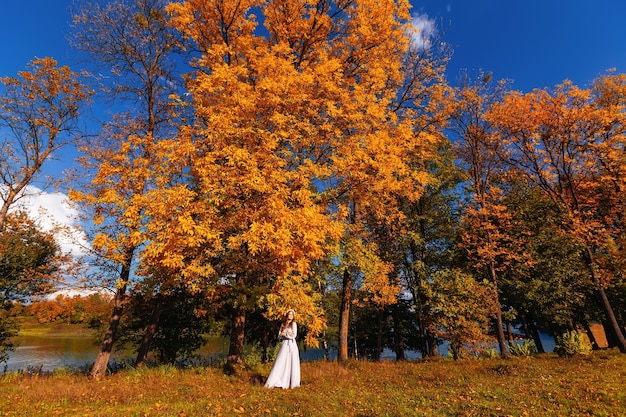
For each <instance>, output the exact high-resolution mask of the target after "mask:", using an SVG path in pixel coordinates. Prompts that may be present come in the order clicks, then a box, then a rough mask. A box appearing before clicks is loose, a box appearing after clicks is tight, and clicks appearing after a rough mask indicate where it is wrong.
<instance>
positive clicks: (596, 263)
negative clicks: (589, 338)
mask: <svg viewBox="0 0 626 417" xmlns="http://www.w3.org/2000/svg"><path fill="white" fill-rule="evenodd" d="M623 85H624V83H623V81H622V82H618V79H616V78H601V79H600V80H598V81H597V82H596V86H597V89H596V90H595V91H594V92H595V93H596V94H595V95H594V94H592V92H591V91H590V90H584V89H580V88H578V87H576V86H574V85H573V84H572V83H571V82H564V83H563V84H561V85H559V86H557V87H556V88H555V89H554V91H548V90H535V91H533V92H530V93H527V94H521V93H516V92H513V93H511V94H509V95H507V96H506V97H505V99H504V100H503V102H502V103H501V104H500V105H497V106H494V107H493V109H492V110H491V112H490V114H489V116H488V117H489V120H490V121H491V122H492V123H493V124H494V125H495V126H496V127H497V131H498V133H499V140H500V141H501V142H502V143H503V144H505V145H506V147H507V152H506V154H505V155H504V157H503V159H505V160H506V161H508V163H510V164H511V165H512V166H514V167H515V168H516V169H517V171H518V173H519V175H524V176H525V177H526V178H527V179H528V180H529V181H531V182H532V183H533V184H535V185H536V186H538V187H540V188H541V189H542V191H543V192H544V193H545V194H546V196H547V197H548V198H549V199H550V200H551V201H552V202H553V204H554V206H555V208H556V209H558V210H559V212H560V213H561V214H562V216H563V219H564V220H563V221H562V223H561V228H562V231H563V233H566V234H569V235H571V236H573V237H574V238H575V239H576V240H577V241H578V242H579V243H580V244H581V245H582V246H583V250H582V257H583V259H584V260H585V263H586V265H587V270H588V273H589V276H590V277H591V282H592V286H593V288H594V290H595V292H596V294H597V296H598V300H599V302H600V305H601V306H602V309H603V311H604V314H605V317H606V320H607V322H608V326H607V327H606V328H607V331H608V332H609V333H612V334H613V336H614V337H615V339H616V341H617V345H618V346H619V348H620V351H622V352H626V339H624V334H623V331H622V326H620V324H619V323H618V320H617V318H616V316H615V313H614V311H613V308H612V305H611V302H610V300H609V298H608V296H607V292H606V289H607V288H608V287H609V286H610V285H611V281H612V274H611V271H610V269H607V268H606V267H605V266H604V265H603V263H602V262H600V259H602V257H603V253H606V252H610V251H611V248H612V247H613V242H615V241H616V237H617V236H620V235H621V234H623V228H622V227H621V221H620V217H621V216H620V214H621V211H622V209H623V208H622V205H621V204H620V202H619V199H620V198H621V197H615V194H616V193H615V191H616V188H615V187H621V181H622V179H621V178H622V176H621V175H620V171H621V170H622V168H621V166H622V165H623V161H624V154H623V149H624V148H623V139H624V136H623V125H624V123H623V121H624V112H623V99H620V98H619V97H620V93H618V94H617V95H613V96H612V97H613V99H611V98H610V97H611V95H610V94H609V92H610V91H611V90H612V89H614V88H619V89H620V90H621V91H623V88H624V87H623ZM603 88H604V90H603ZM616 97H617V100H616ZM618 178H619V179H618ZM618 189H619V188H618ZM605 190H606V191H605ZM608 190H611V191H608ZM607 191H608V192H607Z"/></svg>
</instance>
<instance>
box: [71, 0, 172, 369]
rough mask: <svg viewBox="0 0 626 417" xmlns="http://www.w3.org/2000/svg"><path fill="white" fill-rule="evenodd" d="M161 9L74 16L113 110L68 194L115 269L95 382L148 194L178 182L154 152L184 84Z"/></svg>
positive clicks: (86, 148)
mask: <svg viewBox="0 0 626 417" xmlns="http://www.w3.org/2000/svg"><path fill="white" fill-rule="evenodd" d="M164 4H165V2H164V1H162V0H137V1H130V2H127V1H115V2H107V3H106V4H105V5H102V4H101V3H100V2H97V1H88V2H82V3H81V5H80V8H79V9H78V10H77V11H76V12H75V13H74V34H73V43H74V45H75V46H76V47H77V48H78V49H79V50H81V51H83V52H85V53H86V54H87V55H88V56H89V58H90V59H89V61H88V62H89V65H90V69H91V70H92V71H93V73H94V74H102V75H103V77H102V78H101V79H100V81H101V84H100V87H101V92H102V94H103V97H107V98H109V99H111V100H110V101H109V103H110V105H112V107H111V108H112V109H113V110H112V113H113V115H112V117H111V120H110V121H109V122H108V123H106V124H105V125H104V126H103V128H102V130H101V133H100V135H98V139H97V140H88V141H86V142H85V143H84V144H83V146H82V147H81V151H82V152H83V157H82V158H81V162H82V166H83V168H84V169H85V171H86V172H87V175H86V177H87V178H89V181H84V182H83V183H82V184H80V186H79V187H77V188H76V189H75V190H73V192H72V193H71V194H70V195H71V197H72V199H73V200H74V201H75V202H77V203H78V204H80V205H81V206H82V207H83V209H84V210H85V212H87V213H90V214H91V216H92V221H93V223H94V225H95V229H94V234H95V236H94V238H93V248H94V250H95V251H96V254H97V256H98V257H99V258H100V259H103V260H104V261H105V263H108V265H109V266H112V267H113V268H112V269H113V271H115V275H111V276H109V277H108V278H109V279H110V283H109V286H110V287H112V288H113V291H114V293H115V298H114V306H113V312H112V315H111V319H110V322H109V327H108V330H107V332H106V334H105V338H104V340H103V343H102V346H101V349H100V353H99V354H98V358H97V360H96V361H95V363H94V366H93V368H92V372H91V375H92V376H93V377H101V376H103V375H104V374H105V372H106V367H107V364H108V360H109V357H110V354H111V349H112V346H113V343H114V341H115V337H116V331H117V327H118V325H119V321H120V318H121V315H122V309H123V306H124V302H125V297H126V290H127V288H128V286H129V285H130V284H131V277H132V276H133V275H134V274H133V272H136V271H134V267H135V262H136V261H138V259H137V256H138V252H140V251H141V249H142V248H143V246H144V245H145V243H146V242H147V241H149V240H150V237H148V236H147V235H146V233H147V231H148V229H147V218H148V216H146V215H145V207H146V206H147V205H148V204H149V200H148V197H147V192H148V191H149V190H150V189H155V188H158V187H159V186H160V185H161V184H162V183H163V181H166V182H167V181H169V180H171V179H172V178H173V176H172V175H166V174H164V173H163V172H160V171H159V170H160V169H161V168H162V161H161V160H160V159H159V155H160V153H159V152H158V147H157V144H158V142H159V140H160V139H161V138H163V137H165V136H170V135H171V134H172V132H173V131H174V130H175V123H174V121H173V120H174V119H173V118H172V117H171V116H172V114H171V113H170V108H169V101H168V100H169V98H168V97H169V95H170V94H171V93H174V92H176V89H177V86H178V85H179V84H180V81H181V80H179V79H178V78H177V77H176V67H175V65H174V59H173V53H174V51H175V50H176V48H177V47H178V46H179V44H178V40H177V37H176V35H175V33H174V32H173V31H171V30H170V29H169V28H168V25H167V18H166V13H165V11H164ZM163 178H166V179H165V180H164V179H163Z"/></svg>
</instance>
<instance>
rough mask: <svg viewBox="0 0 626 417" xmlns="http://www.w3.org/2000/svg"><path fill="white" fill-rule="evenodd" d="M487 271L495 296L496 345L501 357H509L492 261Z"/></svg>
mask: <svg viewBox="0 0 626 417" xmlns="http://www.w3.org/2000/svg"><path fill="white" fill-rule="evenodd" d="M489 273H490V275H491V282H492V284H493V291H494V295H495V297H496V304H497V308H496V337H497V339H498V347H499V348H500V356H501V357H502V358H505V359H506V358H509V357H510V356H511V355H510V354H509V348H508V347H507V346H506V338H505V336H504V326H503V324H502V307H500V292H499V291H498V279H497V275H496V269H495V267H494V265H493V263H489Z"/></svg>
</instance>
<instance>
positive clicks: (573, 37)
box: [0, 0, 626, 91]
mask: <svg viewBox="0 0 626 417" xmlns="http://www.w3.org/2000/svg"><path fill="white" fill-rule="evenodd" d="M73 1H75V0H29V1H17V0H7V1H5V2H3V3H5V4H3V6H2V13H1V14H0V16H1V17H0V39H3V42H1V43H0V76H6V75H15V73H16V72H17V71H19V70H21V69H23V68H24V67H25V65H26V63H27V62H28V61H29V60H31V59H32V58H34V57H43V56H52V57H54V58H56V59H57V60H58V61H59V62H61V63H63V64H70V63H71V62H72V60H71V56H72V51H71V49H70V48H69V47H68V45H67V40H66V36H67V32H68V30H69V23H70V20H71V17H70V13H69V11H68V8H69V6H70V5H71V4H72V2H73ZM411 1H412V4H413V12H414V13H419V14H420V15H425V16H427V17H428V18H429V19H431V20H433V21H434V22H435V23H436V25H437V28H438V30H439V31H440V33H441V35H442V38H443V40H444V41H445V42H447V43H449V44H450V45H451V46H452V47H453V48H454V51H455V52H454V55H453V57H452V61H451V63H450V67H449V71H448V77H449V80H450V82H452V83H454V81H455V80H456V77H457V75H458V72H459V70H461V69H467V70H470V71H474V70H476V69H483V70H485V71H491V72H493V73H494V77H495V78H508V79H511V80H512V81H513V83H514V84H513V86H514V88H516V89H519V90H522V91H529V90H531V89H532V88H535V87H538V88H543V87H553V86H554V85H556V84H558V83H560V82H562V81H563V80H564V79H570V80H572V81H573V82H574V83H575V84H576V85H578V86H580V87H584V86H587V85H588V84H589V83H590V82H591V81H592V80H593V79H594V78H596V77H597V76H599V75H601V74H602V73H604V72H605V71H606V70H607V69H609V68H616V69H617V71H618V72H626V2H625V1H623V0H595V1H591V0H584V1H583V0H569V1H568V0H523V1H520V0H516V1H513V0H473V1H472V0H447V1H445V0H444V1H442V0H411Z"/></svg>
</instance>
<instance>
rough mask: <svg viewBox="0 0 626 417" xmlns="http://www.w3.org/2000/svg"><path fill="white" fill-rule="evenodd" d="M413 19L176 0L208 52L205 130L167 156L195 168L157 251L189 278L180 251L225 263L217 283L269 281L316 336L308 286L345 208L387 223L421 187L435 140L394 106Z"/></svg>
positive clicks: (360, 10) (298, 2)
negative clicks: (402, 199) (399, 203)
mask: <svg viewBox="0 0 626 417" xmlns="http://www.w3.org/2000/svg"><path fill="white" fill-rule="evenodd" d="M408 9H409V4H408V2H407V1H392V0H386V1H382V2H381V1H378V0H377V1H373V0H360V1H356V2H331V1H321V2H310V1H307V0H290V1H256V0H247V1H243V2H242V1H228V0H223V1H217V2H206V1H200V0H189V1H186V2H181V3H173V4H171V5H170V6H169V9H168V10H169V12H170V13H171V15H172V23H173V24H174V25H175V26H176V27H177V28H178V29H179V30H180V31H181V32H183V34H184V35H185V36H187V37H188V38H190V39H191V40H192V41H193V42H194V44H195V46H196V47H197V48H198V49H199V50H200V51H201V52H202V53H201V55H200V56H199V57H198V58H197V59H196V60H195V62H194V66H195V67H196V68H197V70H196V71H195V72H194V73H193V76H192V77H189V82H188V85H187V87H188V89H189V92H190V94H191V103H190V105H191V106H193V108H194V110H195V114H196V121H197V122H196V123H195V125H194V126H193V128H190V129H187V130H183V131H181V134H180V135H179V137H177V138H176V139H175V140H174V142H172V143H171V144H167V143H164V144H163V146H164V147H168V148H169V149H170V151H171V153H169V154H168V160H169V161H170V162H171V163H173V164H175V163H178V161H185V163H189V169H190V173H191V176H192V178H193V181H194V190H193V192H190V190H189V189H184V190H182V192H181V193H180V194H178V195H179V196H180V195H182V196H184V198H185V199H184V200H179V207H184V214H182V215H181V216H179V218H178V219H177V220H176V219H175V220H174V222H175V223H176V222H178V223H179V224H180V223H182V222H184V223H185V226H184V227H183V226H182V225H181V226H179V227H178V228H176V229H174V228H173V225H167V226H163V227H164V228H167V229H168V233H167V238H164V239H163V240H162V241H161V242H159V243H158V245H160V246H159V247H157V246H154V249H150V250H153V252H152V253H151V255H152V256H154V257H155V259H157V258H158V259H159V260H160V262H161V263H163V264H167V265H176V266H177V267H180V268H183V270H185V271H188V272H192V271H197V270H198V268H200V265H193V263H194V260H193V259H191V260H190V263H185V262H186V261H187V258H186V257H185V255H184V253H189V252H187V249H188V248H190V247H191V248H194V247H196V248H198V250H200V248H202V249H201V250H202V251H203V253H204V255H205V259H206V258H208V257H210V256H219V257H220V261H219V270H217V271H215V272H216V275H217V276H220V275H221V276H228V275H230V274H235V275H237V276H241V275H245V276H247V282H248V284H247V285H250V286H254V285H258V284H255V283H258V281H256V279H257V278H254V277H263V279H264V280H271V281H272V282H273V283H274V284H273V286H272V291H271V293H270V294H269V295H268V296H267V297H265V298H264V301H265V302H266V303H267V305H268V306H269V312H268V313H269V315H271V316H275V315H278V314H279V313H280V312H281V308H280V307H279V306H280V305H283V308H285V307H286V306H289V307H293V306H295V305H296V304H303V305H302V308H304V311H303V313H304V317H305V318H306V319H305V320H304V321H305V322H306V324H307V326H310V328H309V332H310V333H311V334H312V335H315V334H316V333H317V332H318V331H319V330H321V328H322V323H323V321H322V319H321V317H319V315H320V314H321V311H320V310H319V309H317V308H316V307H314V305H315V296H314V294H313V291H312V289H311V288H309V286H308V284H307V283H306V279H307V277H308V276H309V275H310V273H311V265H312V262H314V261H315V260H317V259H321V258H323V257H326V256H328V255H329V254H331V253H332V251H334V250H336V245H337V244H338V242H339V240H340V238H342V236H344V235H345V233H346V227H347V222H346V214H347V212H348V204H350V203H352V202H358V206H359V209H360V210H363V212H365V211H369V212H374V213H378V215H379V217H381V218H387V219H388V221H390V222H393V221H394V219H396V218H398V216H399V210H398V209H397V207H395V206H394V200H393V199H392V198H390V196H391V195H394V194H397V195H406V196H408V197H409V198H416V197H417V196H418V195H419V191H420V186H421V184H423V183H424V182H425V180H427V176H426V175H425V174H424V172H423V171H419V170H413V169H411V167H410V165H409V161H410V160H411V158H412V157H415V156H416V155H418V154H420V153H422V155H424V154H426V152H427V149H429V146H430V145H429V143H430V137H429V136H428V134H422V135H417V134H416V133H415V132H416V131H417V130H418V129H417V128H416V126H415V123H416V120H417V118H412V117H408V116H407V117H399V114H396V113H394V112H393V111H391V110H390V109H391V105H392V103H394V101H396V99H397V95H398V91H399V89H400V88H401V87H402V85H403V82H404V77H405V73H404V72H403V65H404V61H403V58H404V57H405V54H407V53H408V51H409V48H410V36H409V30H408V27H407V22H408V21H409V14H408ZM259 11H261V12H262V13H263V14H264V19H263V25H264V29H263V30H261V28H259V27H258V22H257V17H256V15H255V13H256V12H259ZM406 114H409V115H414V113H412V112H410V111H407V112H406ZM157 200H160V201H161V200H163V199H162V198H159V196H154V198H153V201H157ZM162 214H164V213H162ZM164 236H165V235H164ZM198 236H210V237H209V238H204V239H200V240H198ZM172 242H177V244H176V245H175V244H173V243H172ZM177 247H178V248H180V249H177ZM196 259H197V258H196ZM376 270H377V272H376V273H374V274H371V276H372V278H373V281H372V282H370V283H369V284H368V285H369V286H370V287H371V289H372V291H373V292H374V293H376V292H377V291H378V294H379V295H378V296H383V294H386V293H385V290H384V289H380V290H379V289H376V288H375V287H379V286H380V285H383V286H387V285H388V280H386V279H380V278H381V277H383V276H386V274H387V272H388V271H389V269H388V268H387V267H385V266H384V263H382V262H380V261H379V266H378V267H376ZM205 272H210V271H205ZM368 288H369V287H368ZM394 288H395V287H394ZM384 297H385V298H388V296H387V295H384ZM300 317H302V315H301V316H300ZM316 323H319V325H318V324H316ZM312 337H313V336H312Z"/></svg>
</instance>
